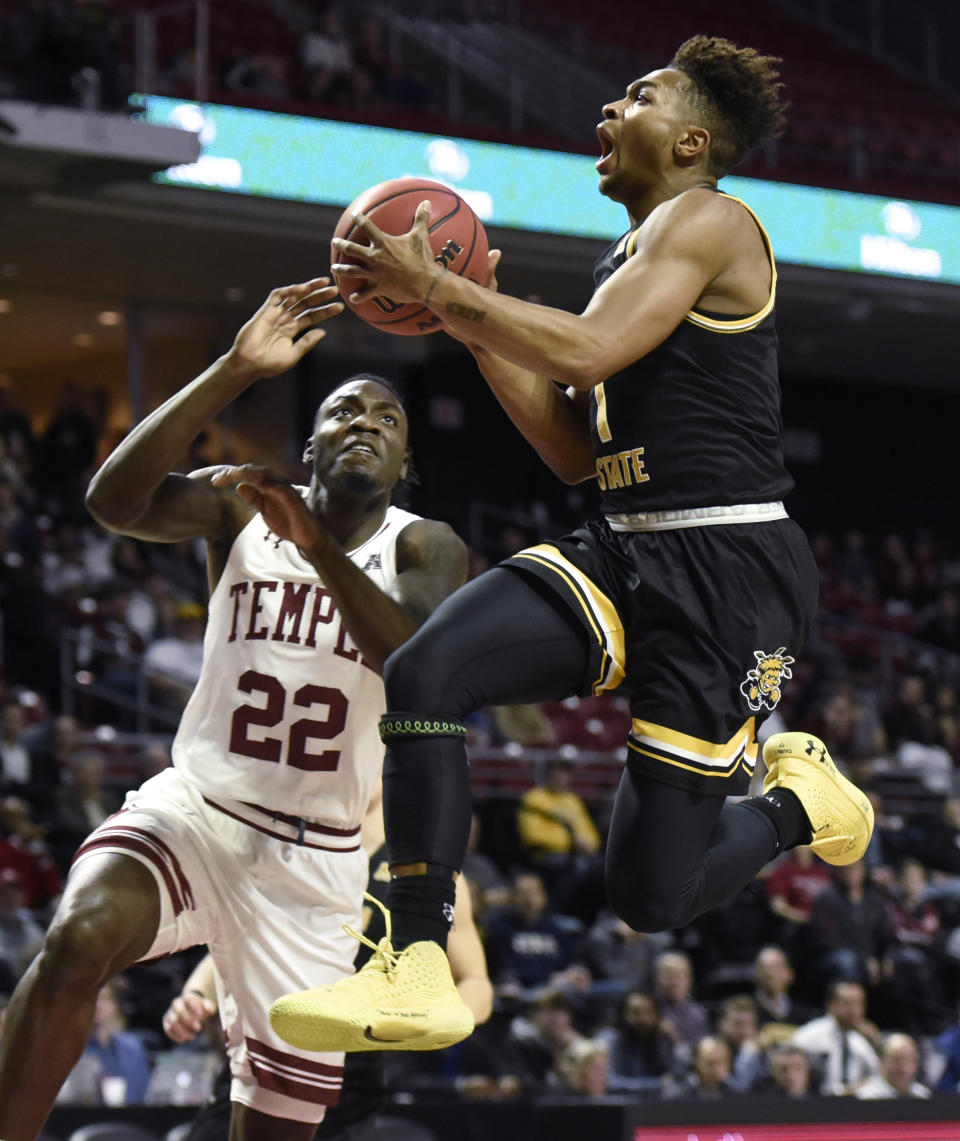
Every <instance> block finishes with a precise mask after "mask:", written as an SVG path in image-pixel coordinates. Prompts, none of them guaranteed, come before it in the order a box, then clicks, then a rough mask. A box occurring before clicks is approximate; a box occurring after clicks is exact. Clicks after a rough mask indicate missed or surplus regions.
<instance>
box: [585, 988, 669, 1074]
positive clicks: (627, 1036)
mask: <svg viewBox="0 0 960 1141" xmlns="http://www.w3.org/2000/svg"><path fill="white" fill-rule="evenodd" d="M597 1038H598V1039H600V1040H601V1041H603V1042H605V1043H606V1044H607V1047H608V1049H609V1060H608V1079H607V1085H608V1088H609V1090H610V1092H611V1093H630V1094H641V1095H643V1094H655V1093H657V1092H658V1091H660V1090H661V1089H662V1088H663V1085H664V1079H665V1078H666V1076H667V1075H668V1074H670V1073H671V1072H672V1070H673V1067H674V1053H675V1038H676V1034H675V1031H674V1030H673V1028H672V1027H671V1026H669V1025H668V1024H665V1023H664V1022H663V1020H662V1018H661V1017H660V1008H659V1007H658V1005H657V1001H656V999H655V998H654V997H653V996H652V995H650V994H647V993H646V992H645V991H642V990H632V991H630V993H629V994H627V995H626V996H625V997H624V999H623V1002H622V1003H621V1004H620V1011H619V1014H618V1016H617V1022H616V1025H614V1026H611V1027H608V1028H607V1029H605V1030H601V1031H600V1033H599V1034H598V1035H597Z"/></svg>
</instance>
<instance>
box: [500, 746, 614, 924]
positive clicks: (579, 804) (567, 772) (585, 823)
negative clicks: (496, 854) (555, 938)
mask: <svg viewBox="0 0 960 1141" xmlns="http://www.w3.org/2000/svg"><path fill="white" fill-rule="evenodd" d="M517 830H518V832H519V835H520V843H521V845H522V846H523V849H524V852H525V853H526V856H527V858H528V859H529V860H530V862H531V863H532V865H533V866H534V867H535V868H536V869H537V870H538V871H539V872H540V874H541V875H542V876H543V878H544V881H545V882H546V884H547V890H548V892H549V895H550V898H551V900H552V902H553V903H554V905H555V906H556V907H558V908H561V909H562V908H564V907H565V906H566V905H567V904H568V903H569V902H570V901H571V900H573V899H574V897H575V895H576V893H577V891H578V889H579V887H580V884H581V883H582V882H583V880H584V879H585V878H586V877H587V876H588V875H589V873H590V868H591V863H592V862H595V860H596V857H597V854H598V853H599V851H600V834H599V832H598V831H597V826H596V824H594V822H593V818H592V817H591V815H590V812H589V810H588V808H587V806H586V804H585V803H584V801H583V799H582V798H581V797H580V796H579V795H578V794H577V793H576V792H574V791H573V770H572V767H571V764H570V762H569V761H567V760H564V759H563V758H561V757H553V758H551V759H550V760H548V761H547V762H546V764H545V765H544V770H543V779H542V783H540V784H537V785H534V787H533V788H530V789H528V790H527V791H526V792H525V793H524V794H523V796H522V797H521V798H520V804H519V805H518V807H517Z"/></svg>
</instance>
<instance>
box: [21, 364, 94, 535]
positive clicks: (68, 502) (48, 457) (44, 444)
mask: <svg viewBox="0 0 960 1141" xmlns="http://www.w3.org/2000/svg"><path fill="white" fill-rule="evenodd" d="M86 404H87V399H86V397H85V394H84V393H83V391H82V389H81V388H80V387H79V385H77V384H76V383H75V382H74V381H71V380H65V381H64V382H63V384H62V385H61V386H60V394H59V396H58V398H57V406H56V409H55V410H54V414H53V418H52V419H51V421H50V423H49V424H48V425H47V427H46V430H45V431H44V432H43V434H42V435H41V437H40V442H39V445H38V447H37V467H36V483H37V487H38V488H39V489H40V492H41V494H42V495H43V496H44V497H45V499H46V502H47V503H48V505H49V508H50V510H51V511H52V512H53V514H54V515H55V516H58V517H62V518H63V519H66V520H69V521H70V522H74V523H84V522H86V521H87V513H86V510H85V509H84V506H83V496H84V492H85V491H86V489H87V482H88V481H89V479H90V471H91V468H92V467H93V462H94V460H95V459H96V456H97V438H98V436H99V433H98V431H97V426H96V424H95V423H94V421H93V419H92V417H91V416H90V415H89V413H88V412H87V409H86Z"/></svg>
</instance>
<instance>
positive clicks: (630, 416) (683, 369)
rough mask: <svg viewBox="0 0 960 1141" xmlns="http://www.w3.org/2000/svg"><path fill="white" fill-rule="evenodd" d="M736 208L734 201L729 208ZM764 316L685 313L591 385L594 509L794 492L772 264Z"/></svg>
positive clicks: (604, 265)
mask: <svg viewBox="0 0 960 1141" xmlns="http://www.w3.org/2000/svg"><path fill="white" fill-rule="evenodd" d="M734 201H736V202H740V199H734ZM740 205H741V206H743V207H744V209H745V210H747V211H748V212H749V213H750V215H751V217H752V218H753V219H754V221H756V223H757V226H758V227H759V228H760V233H761V234H762V236H763V241H764V245H765V246H766V249H767V254H768V255H769V258H770V266H771V270H772V280H771V287H770V297H769V299H768V301H767V304H766V305H765V306H764V307H763V309H761V310H760V312H759V313H754V314H752V315H749V316H744V317H735V316H731V315H730V314H726V313H710V312H706V311H702V310H698V309H692V310H691V311H690V312H689V313H687V314H686V316H685V317H684V319H683V320H682V321H681V322H680V324H679V325H678V326H677V328H676V329H674V331H673V332H672V333H671V334H670V336H669V337H667V338H666V340H665V341H664V342H663V343H662V344H660V345H658V346H657V348H655V349H654V350H653V351H652V352H650V353H648V354H647V355H646V356H645V357H642V358H641V359H640V360H638V361H635V362H634V363H633V364H631V365H629V366H628V367H627V368H625V369H623V370H622V371H621V372H618V373H616V374H614V375H613V376H611V377H609V378H608V379H607V380H606V381H604V382H603V383H602V384H598V385H597V386H596V387H595V388H594V389H593V391H592V394H591V399H590V427H591V431H592V434H593V441H594V450H595V452H596V456H597V481H598V483H599V486H600V492H601V508H602V510H603V512H604V514H606V515H618V514H623V513H634V512H643V511H658V510H662V509H669V508H674V509H676V508H691V507H713V506H727V505H729V504H734V503H766V502H771V501H774V500H778V499H781V498H782V497H783V496H784V495H785V494H786V493H787V492H788V491H789V490H790V488H791V487H792V486H793V480H792V479H791V478H790V475H789V474H788V473H787V471H786V469H785V467H784V465H783V448H782V443H781V432H782V421H781V416H780V383H779V378H778V373H777V334H776V329H775V327H774V299H775V294H776V277H777V273H776V265H775V263H774V259H773V251H772V250H771V248H770V241H769V239H768V237H767V235H766V233H765V232H764V230H763V227H762V226H761V225H760V222H759V219H757V217H756V215H755V214H754V213H753V211H752V210H750V208H749V207H748V206H746V204H745V203H743V202H741V203H740ZM638 234H639V227H637V228H636V229H633V230H631V231H629V232H628V233H626V234H624V236H623V237H622V238H620V239H619V240H618V241H617V242H614V243H613V244H612V245H611V246H610V247H609V248H608V249H607V250H606V251H605V252H604V253H603V254H602V255H601V256H600V258H599V259H598V261H597V263H596V266H595V269H594V283H595V288H597V289H599V288H600V286H601V285H602V284H603V282H604V281H606V280H607V278H608V277H610V275H611V274H612V273H614V272H615V271H616V270H617V269H619V268H620V266H622V265H623V264H624V262H626V260H627V259H628V258H629V257H631V256H632V254H633V253H634V250H635V248H636V242H637V237H638Z"/></svg>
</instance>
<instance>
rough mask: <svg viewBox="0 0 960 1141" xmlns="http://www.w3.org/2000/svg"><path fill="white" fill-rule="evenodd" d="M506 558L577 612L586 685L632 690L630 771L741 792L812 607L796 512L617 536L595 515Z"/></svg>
mask: <svg viewBox="0 0 960 1141" xmlns="http://www.w3.org/2000/svg"><path fill="white" fill-rule="evenodd" d="M503 565H504V566H507V567H511V568H513V569H515V570H517V571H521V572H523V573H524V574H532V575H535V576H536V577H537V578H538V579H539V580H540V581H541V582H542V583H544V584H545V585H547V586H548V587H549V588H550V589H551V590H552V591H554V592H556V594H557V595H558V596H559V597H561V598H563V599H564V600H565V601H566V602H567V604H568V605H569V606H570V607H571V608H572V610H573V612H574V614H575V615H576V616H577V618H578V619H579V620H580V621H581V622H582V623H583V625H584V627H585V628H586V631H587V636H588V641H589V643H590V647H591V649H590V668H589V673H588V676H587V677H586V678H585V679H584V682H583V688H582V693H583V694H584V695H589V694H599V693H604V692H606V691H608V690H612V689H614V688H616V687H617V686H620V685H622V686H623V687H624V688H625V689H626V690H628V691H629V695H630V709H631V714H632V718H633V724H632V727H631V731H630V735H629V739H628V742H627V743H628V754H627V764H628V766H629V767H630V768H631V769H632V770H634V771H637V772H639V773H642V774H644V775H649V776H653V777H655V778H657V779H659V780H662V781H665V782H667V783H669V784H674V785H679V786H681V787H684V788H689V789H692V790H694V791H697V792H704V793H717V794H719V795H723V796H726V795H731V794H740V793H743V792H745V791H746V789H747V786H748V784H749V781H750V777H751V775H752V773H753V769H754V765H755V763H756V757H757V740H756V732H757V729H758V727H759V726H760V725H761V724H762V722H763V721H764V720H765V718H766V717H767V716H768V715H769V714H770V713H771V712H772V711H773V710H774V709H775V708H776V707H777V705H778V703H779V702H780V700H781V697H782V695H783V692H784V687H785V686H787V685H789V683H790V678H791V677H792V669H791V666H792V665H793V662H794V661H795V660H796V658H797V657H798V655H799V653H800V651H801V650H802V648H803V645H804V643H805V641H806V638H807V634H808V632H809V629H810V624H811V622H812V621H813V618H814V615H815V613H816V607H817V592H818V576H817V569H816V565H815V563H814V561H813V556H812V555H811V553H810V548H809V546H808V544H807V541H806V538H805V536H804V534H803V532H802V531H801V530H800V528H799V527H798V526H797V525H796V524H795V523H794V522H793V521H792V520H790V519H776V520H772V521H770V522H762V523H741V524H732V525H722V526H700V527H689V528H683V529H678V530H672V531H645V532H623V533H621V532H614V531H612V530H611V528H610V527H609V525H608V524H607V523H606V521H605V520H600V521H596V522H592V523H589V524H587V525H586V526H585V527H583V528H582V529H580V530H578V531H575V532H574V533H573V534H570V535H566V536H564V537H563V538H560V539H553V540H550V541H549V542H546V543H541V544H539V545H538V546H536V547H530V548H528V549H526V550H523V551H520V552H518V553H517V554H516V555H514V556H513V557H512V558H510V559H508V560H507V561H506V562H505V563H504V564H503Z"/></svg>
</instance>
